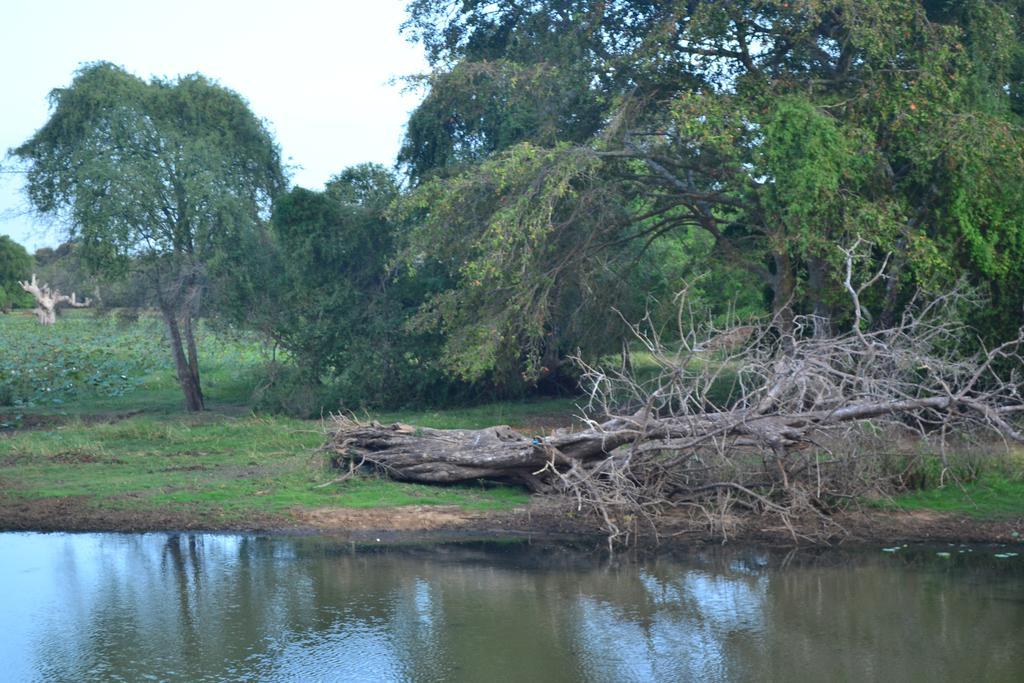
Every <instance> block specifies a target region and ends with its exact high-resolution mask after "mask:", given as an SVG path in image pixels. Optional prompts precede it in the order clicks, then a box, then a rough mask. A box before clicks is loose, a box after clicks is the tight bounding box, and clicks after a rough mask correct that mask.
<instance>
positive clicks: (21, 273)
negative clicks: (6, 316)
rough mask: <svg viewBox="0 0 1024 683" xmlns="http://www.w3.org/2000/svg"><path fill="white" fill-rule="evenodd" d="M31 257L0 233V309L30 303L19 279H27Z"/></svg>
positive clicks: (30, 269) (30, 267)
mask: <svg viewBox="0 0 1024 683" xmlns="http://www.w3.org/2000/svg"><path fill="white" fill-rule="evenodd" d="M31 272H32V257H31V256H29V255H28V252H27V251H25V247H23V246H21V245H20V244H18V243H17V242H15V241H14V240H12V239H11V238H10V237H8V236H7V235H0V311H4V312H6V311H9V310H11V309H12V308H25V307H27V306H31V305H32V295H31V294H29V293H27V292H25V291H23V290H22V289H21V287H20V286H19V285H18V282H19V281H23V280H28V279H29V276H30V275H31Z"/></svg>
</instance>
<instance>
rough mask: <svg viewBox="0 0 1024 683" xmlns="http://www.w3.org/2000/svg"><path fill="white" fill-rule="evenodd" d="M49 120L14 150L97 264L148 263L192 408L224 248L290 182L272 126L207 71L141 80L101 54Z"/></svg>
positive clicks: (54, 105)
mask: <svg viewBox="0 0 1024 683" xmlns="http://www.w3.org/2000/svg"><path fill="white" fill-rule="evenodd" d="M50 103H51V110H52V113H51V116H50V119H49V121H48V122H47V123H46V125H44V126H43V128H41V129H40V130H39V131H38V132H36V134H35V135H33V136H32V137H31V138H29V139H28V140H27V141H26V142H25V143H23V144H22V145H21V146H19V147H17V148H15V149H13V150H11V153H12V154H13V155H15V156H17V157H19V158H20V159H22V160H23V161H25V162H26V163H27V178H28V185H27V188H28V195H29V198H30V200H31V202H32V204H33V205H34V206H35V208H36V209H37V210H38V211H40V212H41V213H44V214H51V215H55V216H57V217H58V218H60V219H61V220H62V223H63V224H64V225H65V226H67V229H68V233H69V237H70V238H72V239H74V240H76V241H77V242H78V243H79V244H80V248H81V251H82V255H83V257H85V258H86V259H87V261H88V262H89V263H91V264H92V265H93V266H94V267H95V268H97V269H99V270H101V271H104V272H107V273H117V272H123V271H124V270H126V269H128V268H135V269H141V270H144V271H145V274H146V281H147V282H148V287H147V292H148V294H149V295H150V297H152V301H154V302H155V303H156V305H157V306H158V307H159V308H160V310H161V311H162V312H163V315H164V318H165V320H166V322H167V324H168V332H169V338H170V340H171V347H172V352H173V353H174V357H175V361H176V364H177V367H178V376H179V380H180V382H181V384H182V389H183V391H184V393H185V396H186V403H187V404H188V407H189V409H191V410H200V409H202V393H201V389H200V384H199V368H198V359H197V358H196V353H195V344H194V340H193V339H192V335H193V331H192V321H193V319H194V317H195V315H196V314H197V312H198V310H199V305H200V301H201V298H202V292H203V290H204V287H205V284H206V278H207V277H208V275H209V273H208V272H207V265H208V264H209V263H210V262H211V261H212V260H213V259H214V257H215V256H216V254H217V253H218V252H219V250H222V249H224V248H226V245H231V244H233V243H237V241H238V240H239V238H240V236H241V235H242V234H244V233H246V232H247V231H251V230H253V229H254V227H255V226H256V225H257V224H258V223H259V222H260V221H261V220H263V219H265V218H266V216H267V215H268V213H269V208H270V202H271V199H272V198H273V196H274V195H275V194H277V193H278V192H279V191H280V190H281V189H282V188H283V186H284V182H285V181H284V176H283V172H282V170H281V164H280V158H279V153H278V149H277V146H276V145H275V143H274V141H273V139H272V137H271V135H270V133H269V132H268V131H267V129H266V126H265V125H264V124H263V122H262V121H260V120H259V119H258V118H257V117H256V116H254V115H253V114H252V112H251V111H250V110H249V107H248V105H247V104H246V102H245V101H244V100H243V99H242V98H241V97H240V96H239V95H238V94H236V93H234V92H232V91H230V90H228V89H226V88H224V87H222V86H220V85H217V84H216V83H214V82H212V81H210V80H209V79H207V78H206V77H204V76H201V75H198V74H196V75H190V76H184V77H181V78H179V79H176V80H165V79H153V80H152V81H150V82H148V83H147V82H146V81H143V80H142V79H139V78H137V77H136V76H133V75H131V74H129V73H127V72H126V71H125V70H124V69H122V68H120V67H117V66H114V65H112V64H109V63H105V62H100V63H95V64H90V65H87V66H85V67H83V68H82V69H81V70H79V72H78V73H77V74H76V76H75V78H74V80H73V82H72V83H71V85H70V86H68V87H67V88H58V89H56V90H54V91H53V92H52V93H51V94H50Z"/></svg>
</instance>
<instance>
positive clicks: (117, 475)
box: [0, 415, 527, 520]
mask: <svg viewBox="0 0 1024 683" xmlns="http://www.w3.org/2000/svg"><path fill="white" fill-rule="evenodd" d="M324 441H325V437H324V433H323V430H322V426H321V424H320V423H319V422H309V421H301V420H293V419H288V418H278V417H274V418H268V417H255V416H247V417H241V418H233V417H229V416H224V415H203V416H199V417H188V416H139V417H133V418H130V419H126V420H122V421H119V422H116V423H111V424H91V425H90V424H85V423H83V422H81V421H72V422H69V423H67V424H64V425H61V426H59V427H57V428H55V429H52V430H48V431H41V430H39V431H36V430H26V431H21V432H19V433H15V434H12V435H9V436H7V437H5V438H3V439H0V477H2V478H3V480H4V493H3V494H2V495H0V501H2V500H3V498H4V497H6V498H8V499H10V500H16V499H19V498H65V497H69V496H77V497H83V500H85V501H86V502H87V503H88V504H90V505H92V506H94V507H97V508H101V509H112V510H137V511H159V510H166V509H171V510H174V509H182V506H185V509H188V510H192V511H196V512H203V513H214V514H215V516H217V517H220V518H223V519H225V520H228V519H239V518H244V517H245V516H247V515H251V514H254V513H259V514H274V515H288V514H290V513H291V512H294V511H295V510H298V509H303V508H306V509H312V508H322V507H329V506H337V507H357V508H358V507H391V506H401V505H414V504H418V505H459V506H462V507H465V508H472V509H504V508H508V507H511V506H514V505H518V504H521V503H524V502H525V501H526V500H527V495H526V494H525V493H524V492H523V491H522V490H520V489H516V488H512V487H501V486H498V487H482V486H478V485H477V486H452V487H433V486H422V485H415V484H404V483H399V482H392V481H387V480H384V479H378V478H373V477H365V478H364V477H360V478H352V479H348V480H346V481H344V482H340V483H335V484H330V485H328V486H320V485H321V484H323V483H325V482H328V481H331V480H332V479H334V478H336V476H337V472H336V471H333V470H331V469H329V468H328V467H327V458H326V455H325V454H324V453H321V452H318V450H317V449H318V447H319V446H321V445H322V444H323V443H324Z"/></svg>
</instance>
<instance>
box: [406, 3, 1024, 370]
mask: <svg viewBox="0 0 1024 683" xmlns="http://www.w3.org/2000/svg"><path fill="white" fill-rule="evenodd" d="M1022 8H1024V3H1021V2H1020V0H969V1H968V2H963V3H952V2H945V1H942V0H927V1H924V0H884V1H881V2H873V3H865V2H861V1H860V0H787V1H786V2H783V1H781V0H730V1H728V2H713V3H711V2H693V1H692V0H688V1H683V0H679V1H676V2H646V1H644V0H636V1H632V0H622V1H616V2H587V1H584V0H579V1H572V0H536V1H527V2H513V3H502V4H500V5H496V4H494V3H488V2H483V1H482V0H481V1H479V2H477V1H470V2H454V1H445V0H418V1H417V2H413V3H411V5H410V17H411V18H410V22H409V30H411V31H412V32H413V34H414V35H415V36H417V37H418V38H420V39H421V40H422V41H423V42H424V44H425V46H426V48H427V50H428V55H430V56H431V57H433V58H434V59H435V66H436V67H437V68H438V69H439V70H441V71H442V72H443V73H449V74H455V73H457V72H459V71H463V72H466V71H468V70H470V69H471V67H472V65H473V64H475V63H476V62H479V61H483V60H487V61H494V60H495V59H498V58H499V57H502V58H504V59H506V60H511V61H514V62H516V63H517V64H518V63H520V61H521V60H522V59H523V58H522V57H521V56H522V55H524V54H528V53H530V52H531V50H530V47H529V46H531V45H532V46H534V47H536V49H537V50H538V51H539V54H543V55H547V57H546V58H541V57H538V56H536V55H535V56H534V57H533V58H532V59H533V61H535V62H536V61H544V59H547V61H546V62H545V64H559V63H560V62H559V52H558V51H557V50H549V49H547V48H546V47H545V46H547V45H549V44H551V41H552V37H551V36H552V34H553V33H558V34H559V35H563V36H567V35H573V36H576V37H577V45H580V46H585V50H584V51H582V52H581V54H585V55H586V56H587V59H586V61H585V69H587V70H589V77H588V78H580V79H577V83H579V84H580V85H579V87H580V88H585V89H586V90H588V91H598V92H600V97H599V98H597V100H598V102H599V103H600V105H601V106H602V107H603V110H602V111H601V113H600V115H599V116H598V120H599V121H600V125H599V126H598V127H597V129H596V130H595V131H593V132H592V134H590V135H589V136H587V137H586V138H585V139H584V140H583V141H582V142H579V141H577V140H575V139H573V138H572V137H571V136H570V135H568V134H564V133H563V134H559V135H556V136H554V138H553V139H552V137H550V136H549V137H543V136H536V135H523V136H521V138H520V139H519V140H518V141H513V142H512V143H511V144H509V145H507V146H505V147H504V148H501V146H500V145H498V144H496V143H495V144H493V145H492V148H493V150H494V151H493V152H491V153H490V154H489V155H487V156H486V157H485V158H482V159H479V160H476V161H473V162H471V164H470V165H469V166H468V167H467V165H466V163H467V162H466V161H464V160H463V159H462V158H460V159H457V161H458V163H456V164H453V165H451V166H450V167H449V168H450V171H449V172H448V173H441V172H435V173H433V174H432V175H431V176H424V175H422V174H420V175H418V176H417V175H415V173H413V172H415V171H417V168H418V167H416V166H413V165H410V166H409V170H410V172H411V173H413V178H414V180H418V181H419V184H418V187H417V189H416V192H415V193H414V206H415V207H416V209H417V210H418V211H419V212H420V215H421V217H422V219H421V220H420V222H419V227H418V229H417V231H416V232H415V233H414V238H415V242H414V248H413V250H412V253H413V254H416V253H422V252H423V250H424V246H425V245H427V244H432V245H434V249H435V250H437V252H438V253H441V254H443V255H444V258H446V259H448V260H453V259H456V258H457V259H458V263H457V265H455V266H454V272H456V273H458V278H457V282H458V286H456V287H454V288H452V289H451V290H450V291H448V292H446V293H445V294H444V295H442V296H441V297H438V298H437V299H435V301H434V303H433V305H432V306H430V307H429V308H427V309H425V310H424V315H425V316H429V317H432V318H433V319H434V320H436V321H439V323H440V324H442V325H444V326H445V327H446V328H447V329H448V330H449V334H450V336H451V337H452V338H453V339H459V340H460V341H463V342H466V341H468V343H462V353H463V355H466V356H472V355H474V354H475V356H476V357H478V358H483V359H485V363H491V364H493V363H494V362H495V359H496V358H498V357H499V356H500V353H497V351H498V349H499V348H500V346H501V345H502V344H505V343H507V342H508V341H509V340H515V343H514V344H513V346H515V347H518V348H522V346H523V344H524V342H525V343H526V344H527V345H532V346H533V347H534V348H542V349H543V348H546V347H547V346H548V345H549V341H548V340H549V339H550V338H551V337H550V335H552V334H553V333H555V332H556V331H557V330H558V329H562V330H564V329H566V325H565V324H564V317H563V314H562V313H560V311H563V310H569V311H571V312H572V313H573V314H577V313H579V312H580V311H585V310H587V309H588V308H589V309H590V310H591V311H593V310H594V306H603V307H605V308H607V304H606V303H604V302H601V301H600V299H599V297H595V296H588V297H586V298H584V300H583V302H582V305H581V306H575V307H574V306H571V305H569V306H568V308H567V309H566V305H567V304H571V301H572V296H571V295H570V296H569V297H568V298H567V294H570V293H571V292H573V291H574V290H583V291H596V292H597V293H599V294H600V293H606V292H608V291H609V290H608V288H607V287H602V288H595V283H596V282H598V281H600V280H599V278H605V279H606V281H608V282H628V278H629V276H630V272H631V271H630V269H631V268H635V266H636V264H637V263H641V262H642V261H640V260H638V259H637V258H635V257H634V255H633V254H632V253H631V251H633V250H635V251H636V252H637V253H647V252H648V250H650V249H652V248H655V246H656V245H657V244H658V243H659V242H663V241H664V240H666V239H670V240H671V239H678V238H679V236H680V235H682V234H688V233H691V232H692V231H699V232H701V233H703V234H704V235H705V237H706V238H707V239H709V240H711V242H712V243H713V245H714V252H713V253H714V255H715V257H716V259H717V260H718V262H719V263H726V264H729V265H730V266H731V267H733V268H739V269H742V270H743V271H746V273H747V277H746V280H747V281H748V282H750V283H753V284H754V285H755V286H757V287H760V288H762V289H763V291H764V293H765V296H766V298H767V299H768V300H769V301H770V302H771V303H770V312H771V313H772V314H773V315H774V317H775V319H776V321H777V326H778V330H779V332H780V333H782V334H784V335H786V334H789V333H791V331H792V324H793V318H794V315H796V314H798V313H816V314H818V317H817V319H818V320H825V319H826V318H828V317H834V316H836V315H840V316H841V315H842V310H841V309H842V306H843V305H844V304H843V299H842V296H841V294H842V278H841V277H840V269H838V268H837V261H838V259H839V258H840V255H841V252H839V250H837V249H836V248H835V245H836V243H843V242H845V241H848V240H852V239H854V238H855V237H856V236H860V237H862V238H864V239H866V240H869V241H871V242H872V243H874V244H876V245H878V256H879V259H880V258H881V255H882V254H884V253H885V252H892V253H893V254H894V257H893V260H892V262H891V264H890V272H891V273H892V277H891V278H890V280H889V286H888V288H887V289H886V291H885V293H884V295H883V296H880V297H878V298H877V299H876V300H875V301H872V302H870V303H871V304H872V306H873V309H874V312H875V314H876V318H877V320H878V321H890V322H891V320H892V319H893V318H894V316H895V315H896V314H897V313H898V311H899V308H900V306H901V305H902V303H903V302H904V300H905V297H906V293H907V292H908V291H910V290H911V289H912V288H915V287H920V286H924V287H932V288H941V287H943V286H946V285H948V284H949V283H950V282H951V281H953V280H955V279H956V278H958V277H961V276H965V275H966V276H968V277H970V278H972V279H973V280H974V281H975V282H976V283H978V284H979V285H982V286H984V287H987V288H989V289H990V290H991V291H993V293H995V294H997V295H998V294H999V293H1000V292H1003V293H1004V294H1003V300H1004V301H1006V302H1011V301H1012V299H1013V293H1014V292H1017V293H1019V291H1020V274H1019V268H1015V267H1014V266H1013V264H1016V263H1019V262H1020V261H1021V259H1022V258H1024V195H1022V194H1021V193H1020V192H1019V191H1018V188H1020V187H1022V186H1024V153H1022V150H1024V127H1022V119H1021V114H1022V111H1021V104H1020V103H1021V95H1022V92H1024V50H1022V45H1024V41H1022V31H1024V12H1022ZM570 24H571V26H572V28H571V29H570V28H569V26H570ZM538 27H548V28H544V29H543V30H541V29H540V28H538ZM559 27H560V28H559ZM575 68H576V69H580V68H584V67H580V66H579V65H577V66H576V67H575ZM433 80H434V82H438V83H440V82H441V79H440V78H439V77H438V76H437V75H435V76H434V77H433ZM465 97H467V98H468V99H469V101H470V102H471V101H472V93H471V92H466V93H465ZM563 97H564V96H563ZM536 101H538V102H540V101H542V99H541V98H536ZM424 106H432V105H431V100H430V98H429V97H428V99H427V101H425V103H424ZM470 110H471V109H470V108H469V107H468V105H466V106H462V109H461V110H460V111H470ZM414 120H415V115H414ZM482 125H483V124H482V122H481V124H479V125H478V128H479V126H482ZM472 128H473V127H472V126H469V125H466V124H463V125H461V127H459V128H457V129H453V135H454V134H455V133H458V132H459V131H460V130H470V129H472ZM490 128H493V126H491V127H490ZM490 128H489V129H490ZM481 130H482V128H481ZM418 135H420V133H419V132H418V131H417V130H415V129H413V128H412V127H410V132H409V138H408V140H409V141H414V140H415V139H416V137H415V136H418ZM454 139H456V140H457V139H458V138H457V136H456V137H455V138H454ZM488 139H489V140H492V141H497V140H499V137H496V136H491V137H490V138H488ZM500 139H504V138H500ZM407 149H409V150H412V149H415V147H414V146H412V145H410V144H407ZM464 158H465V157H464ZM430 159H431V158H430V157H425V158H424V159H423V161H424V162H430ZM417 201H418V203H416V202H417ZM698 243H699V242H698ZM875 265H877V263H876V264H875ZM1005 292H1010V294H1011V295H1010V296H1006V294H1005ZM467 310H472V311H491V312H492V313H493V315H491V316H490V317H489V319H487V320H481V318H480V316H479V315H475V314H474V315H467V314H466V313H465V312H466V311H467ZM1002 310H1003V315H1002V317H1004V318H1005V317H1007V316H1006V315H1005V314H1006V313H1009V314H1010V316H1009V317H1011V318H1015V319H1017V320H1019V319H1020V317H1019V316H1020V311H1019V301H1018V302H1016V303H1013V304H1009V303H1006V304H1004V308H1003V309H1002ZM580 329H582V328H580ZM575 336H576V338H575V339H570V340H568V343H565V342H563V343H562V346H563V347H567V348H570V349H571V348H574V347H575V345H576V344H577V343H579V340H580V334H579V333H577V334H576V335H575ZM474 349H475V351H474ZM534 355H536V354H534Z"/></svg>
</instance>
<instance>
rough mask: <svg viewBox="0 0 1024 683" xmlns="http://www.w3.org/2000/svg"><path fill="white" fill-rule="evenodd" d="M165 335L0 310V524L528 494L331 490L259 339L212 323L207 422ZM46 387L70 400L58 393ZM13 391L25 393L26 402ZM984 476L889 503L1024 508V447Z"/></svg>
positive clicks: (374, 482) (308, 431)
mask: <svg viewBox="0 0 1024 683" xmlns="http://www.w3.org/2000/svg"><path fill="white" fill-rule="evenodd" d="M160 335H161V330H160V327H159V324H158V321H156V320H153V319H151V318H143V319H142V320H139V321H137V322H133V323H130V324H127V325H126V324H119V323H117V322H116V321H115V320H113V319H111V318H97V317H95V316H93V315H92V314H91V313H90V312H87V311H74V312H72V314H71V315H68V316H66V317H64V318H62V319H61V320H59V321H58V323H57V325H55V326H54V327H53V328H51V329H45V328H44V329H40V328H39V326H37V325H36V324H35V322H34V319H32V318H31V317H26V316H16V315H12V316H0V389H2V388H3V387H4V386H7V388H8V391H7V394H6V396H5V395H4V394H3V393H2V392H0V517H2V514H3V509H4V507H5V506H8V505H16V504H18V502H19V501H47V500H50V501H56V500H68V499H74V500H76V501H78V504H80V505H85V506H88V507H90V508H92V509H94V510H98V511H101V512H102V511H104V510H112V511H119V512H127V513H132V512H138V513H140V514H158V513H160V512H161V511H168V510H171V511H181V510H185V511H190V512H194V513H195V514H197V515H199V516H201V518H202V519H204V520H213V521H214V522H216V521H217V520H221V521H225V522H231V521H236V522H237V521H240V520H246V519H256V518H259V517H260V516H266V515H274V516H277V517H285V518H286V517H288V516H294V515H295V514H296V513H297V512H301V511H303V510H309V509H317V508H325V507H349V508H370V507H395V506H403V505H456V506H460V507H463V508H469V509H491V510H493V509H507V508H509V507H512V506H515V505H519V504H522V503H525V502H526V501H527V500H528V495H527V494H526V493H525V491H523V490H521V489H519V488H515V487H508V486H481V485H469V486H449V487H439V486H423V485H415V484H404V483H399V482H393V481H389V480H386V479H383V478H373V477H366V478H362V477H359V478H350V479H347V480H346V481H344V482H340V483H332V484H329V485H327V486H322V484H325V483H327V482H330V481H332V480H333V479H335V477H336V476H337V472H336V471H333V470H331V469H330V468H329V467H328V466H327V455H326V454H325V453H322V452H319V451H318V448H319V447H320V446H321V445H322V444H323V443H324V442H325V440H326V438H325V435H324V426H323V424H321V422H319V421H305V420H296V419H290V418H285V417H275V416H258V415H254V414H253V413H252V412H251V410H250V409H249V407H248V401H249V398H250V396H251V394H252V390H253V387H254V386H255V384H256V382H257V380H258V378H259V376H260V375H259V373H260V369H261V367H262V363H263V362H264V360H265V356H264V354H263V353H262V351H261V349H260V347H259V344H258V343H257V342H256V340H254V339H252V338H250V337H246V336H245V335H232V334H226V335H225V334H224V333H217V332H215V331H213V330H210V329H206V328H203V329H201V331H200V336H199V344H200V359H201V362H202V372H203V382H204V391H205V393H206V395H207V398H208V405H209V407H210V410H209V411H207V412H206V413H204V414H202V415H198V416H196V415H188V414H186V413H184V412H183V411H182V399H181V394H180V390H179V388H178V386H177V382H176V380H175V377H174V373H173V367H172V364H171V362H170V358H169V356H168V354H167V352H166V350H165V349H164V347H163V344H162V339H161V337H160ZM58 347H59V350H56V351H55V349H57V348H58ZM55 354H56V355H60V358H59V359H55V357H54V356H55ZM641 360H646V359H641ZM28 368H31V369H32V370H33V372H32V373H30V375H31V377H29V379H26V375H24V374H20V375H18V377H15V378H14V379H13V380H12V378H11V375H10V373H11V371H12V369H13V370H14V371H17V372H19V373H20V372H21V371H22V370H23V369H28ZM5 372H6V373H8V374H7V375H4V374H3V373H5ZM103 373H107V374H108V375H110V377H104V375H103ZM122 378H123V379H122ZM14 380H16V381H14ZM29 380H31V381H29ZM47 381H51V382H54V383H55V384H54V385H53V386H54V388H57V389H59V391H46V388H47V386H48V385H47V384H46V382H47ZM5 382H6V385H5ZM57 382H59V383H60V384H59V386H58V385H57V384H56V383H57ZM14 390H16V391H20V392H21V397H20V398H19V399H18V400H16V401H12V400H11V399H12V396H13V394H12V391H14ZM5 398H6V403H7V405H4V402H5V401H4V399H5ZM55 399H56V400H55ZM11 403H14V405H11ZM574 404H575V402H574V401H573V400H571V399H549V400H537V401H521V402H500V403H493V404H490V405H483V406H474V407H465V408H455V409H446V410H418V411H390V412H381V413H376V414H363V415H360V416H361V417H367V418H372V419H376V420H379V421H381V422H395V421H398V422H405V423H409V424H413V425H418V426H423V427H435V428H443V429H454V428H464V429H474V428H481V427H486V426H490V425H495V424H510V425H512V426H513V427H515V428H518V429H520V430H523V431H525V432H526V433H536V434H542V433H545V432H546V431H548V430H550V429H551V428H552V427H554V426H557V425H559V424H564V423H565V421H566V418H567V417H568V416H569V415H571V414H572V413H574V412H576V411H575V406H574ZM27 426H34V427H36V428H32V429H27V428H25V427H27ZM991 462H997V460H996V459H992V460H991ZM976 472H977V476H975V477H974V478H973V479H972V480H971V481H970V482H969V483H965V484H964V485H963V487H960V486H958V485H956V484H951V483H947V484H946V485H945V486H941V487H937V486H935V484H934V483H931V484H929V486H928V487H927V488H925V489H923V490H919V491H913V492H909V493H906V494H903V495H900V496H897V497H896V498H894V499H891V500H889V501H886V502H884V503H879V505H882V506H883V507H890V508H896V509H904V510H934V511H939V512H949V513H956V514H964V515H969V516H972V517H977V518H999V517H1007V516H1021V515H1024V454H1022V453H1020V452H1018V453H1016V454H1015V455H1014V456H1012V457H1011V459H1010V461H1006V460H1003V461H1002V464H1001V465H992V466H985V467H980V468H978V469H977V470H976ZM929 481H932V482H934V481H937V478H935V477H932V478H930V479H929Z"/></svg>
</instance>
